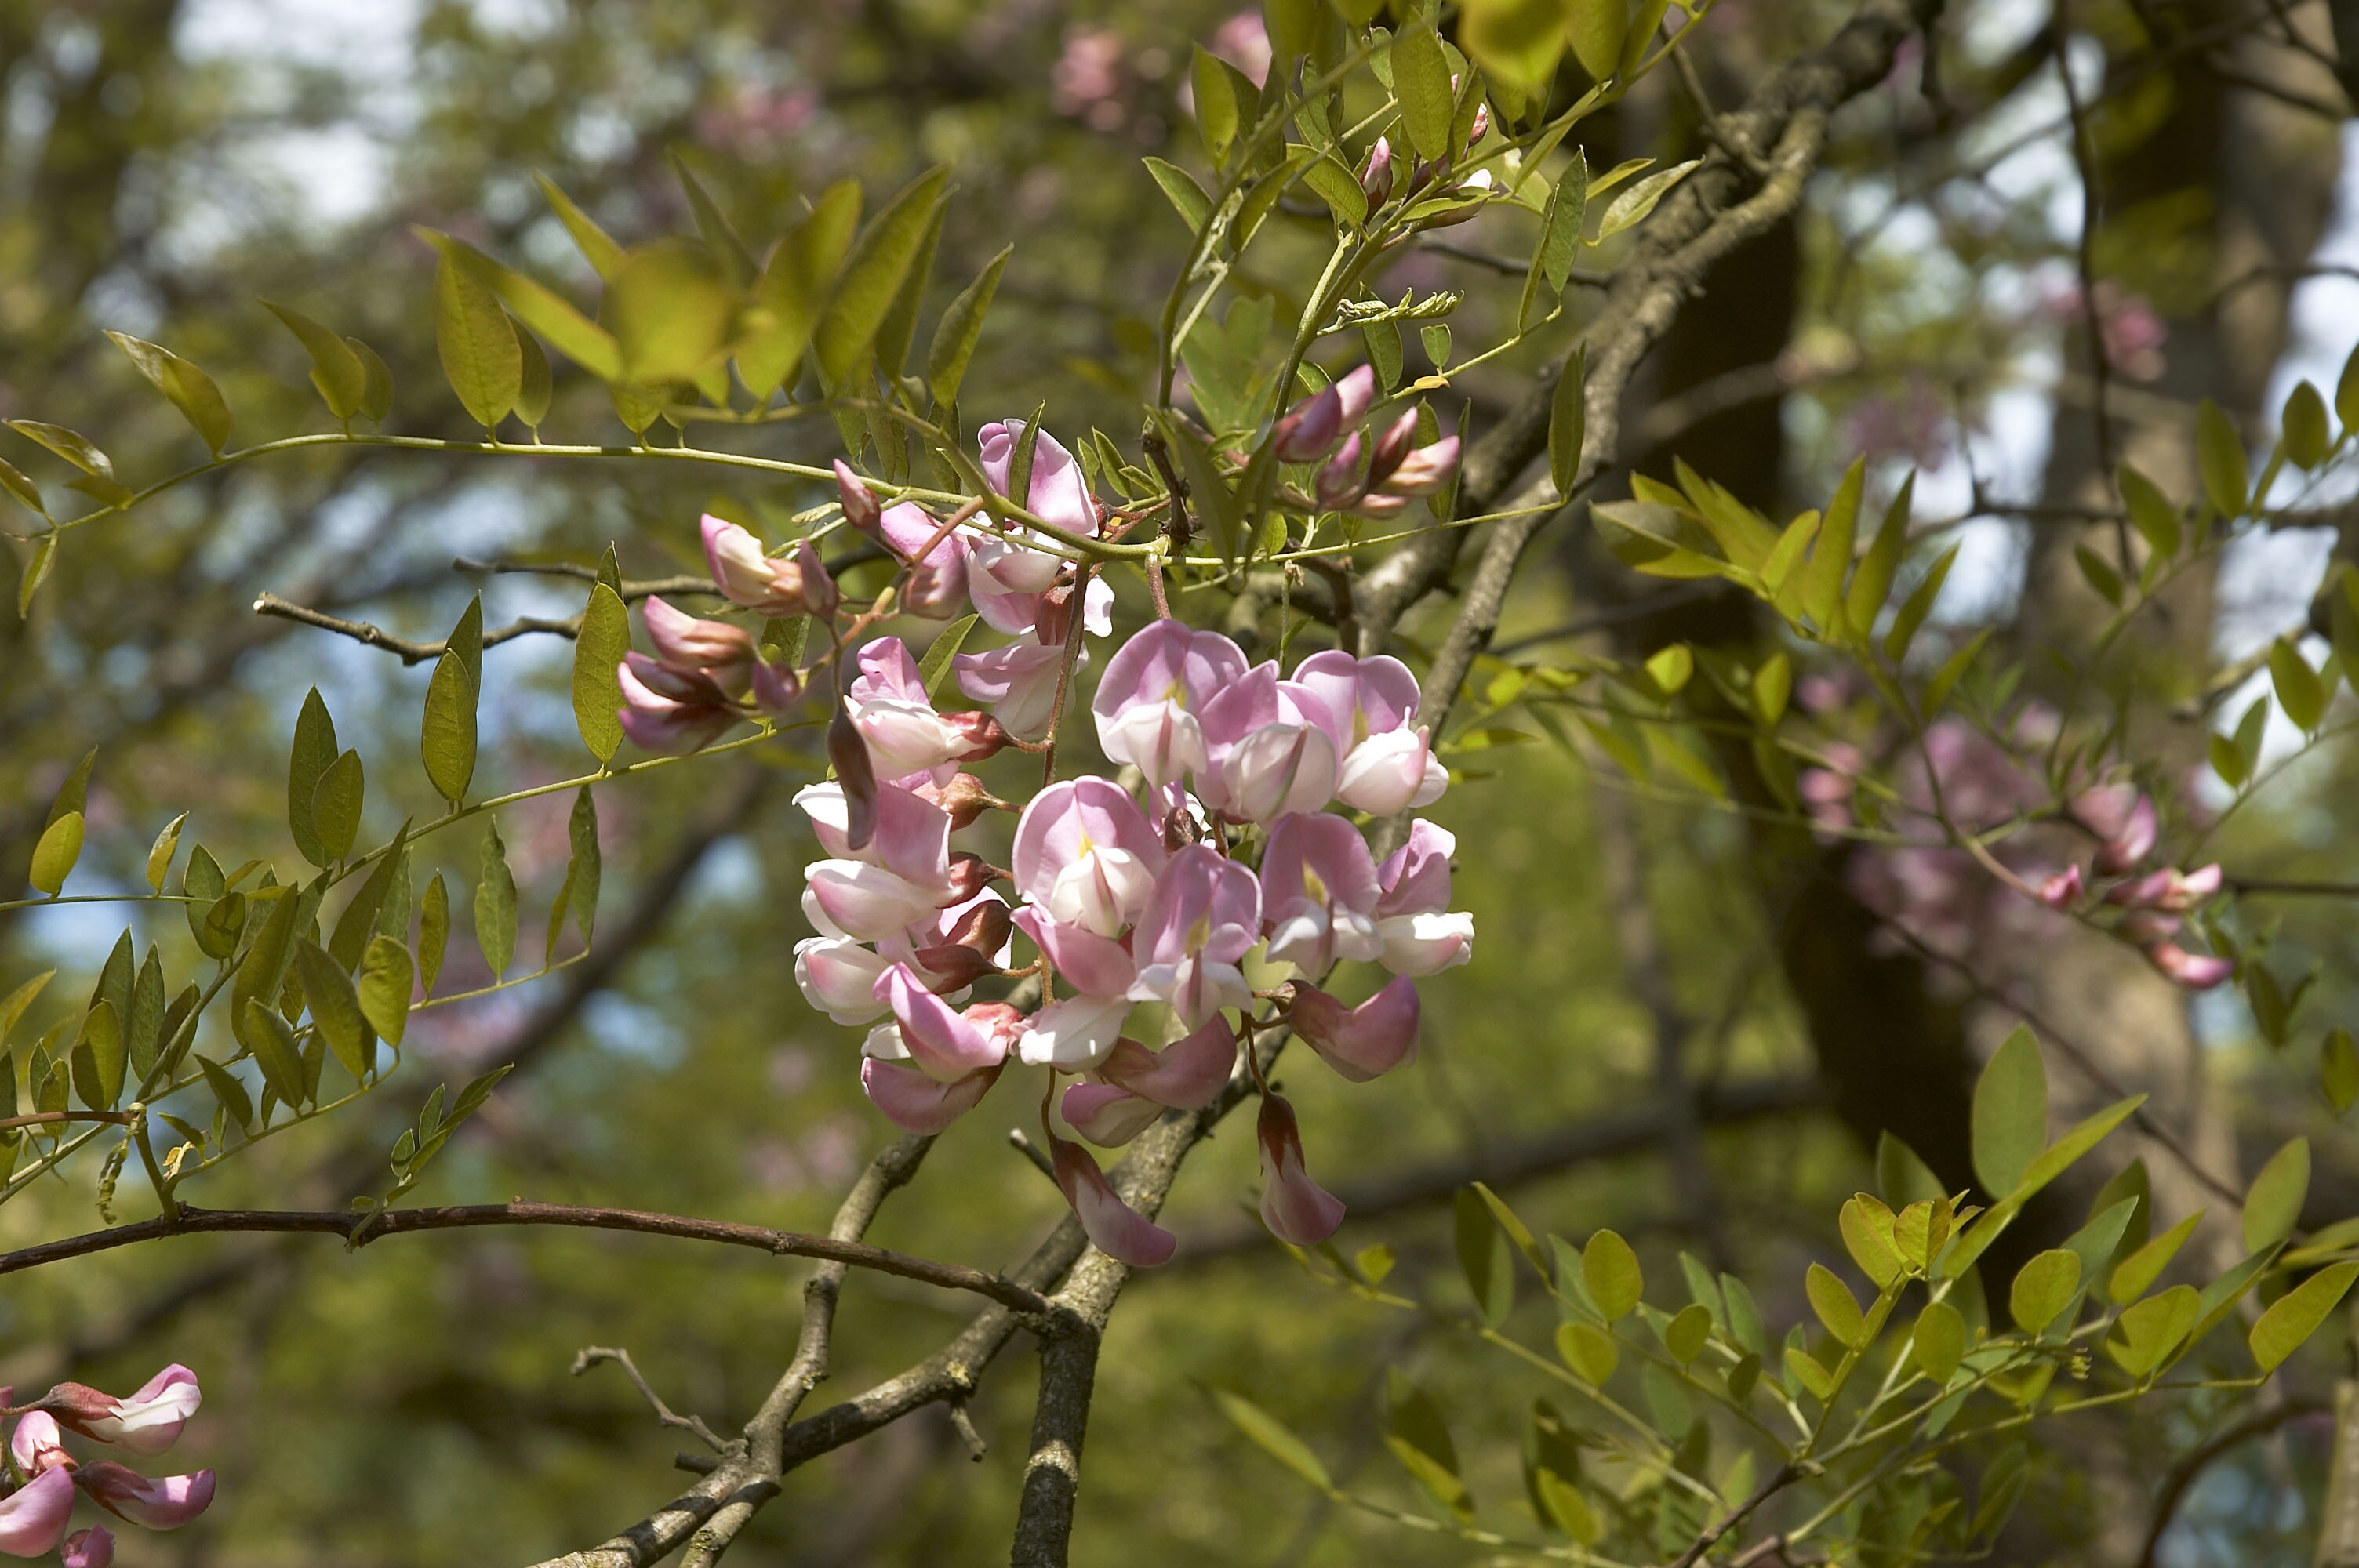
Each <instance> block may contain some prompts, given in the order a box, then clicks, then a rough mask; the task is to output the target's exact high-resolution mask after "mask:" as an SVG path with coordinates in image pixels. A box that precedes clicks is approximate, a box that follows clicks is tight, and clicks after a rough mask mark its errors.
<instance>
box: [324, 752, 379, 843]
mask: <svg viewBox="0 0 2359 1568" xmlns="http://www.w3.org/2000/svg"><path fill="white" fill-rule="evenodd" d="M366 790H367V782H366V780H365V779H364V776H363V774H362V771H361V754H360V753H359V752H345V753H344V754H343V755H342V756H340V757H338V758H337V759H336V760H335V761H334V762H331V763H330V764H329V765H328V771H327V772H326V773H321V775H320V784H319V788H318V789H316V790H314V791H313V792H312V795H311V825H312V828H313V830H314V831H315V832H316V833H318V835H319V841H320V848H321V849H322V850H324V851H325V852H326V853H327V857H328V861H329V862H333V861H337V860H342V859H343V858H344V857H345V856H347V855H349V854H351V853H352V852H353V836H354V835H356V834H357V833H358V832H359V831H360V826H361V802H362V799H363V797H364V795H365V794H366Z"/></svg>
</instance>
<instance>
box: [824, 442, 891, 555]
mask: <svg viewBox="0 0 2359 1568" xmlns="http://www.w3.org/2000/svg"><path fill="white" fill-rule="evenodd" d="M835 498H836V501H837V502H838V503H840V504H842V506H843V520H844V521H845V522H846V523H849V524H852V525H853V527H855V528H857V529H859V530H860V531H861V532H862V533H864V534H865V535H869V537H871V538H877V537H880V536H881V535H880V533H879V530H878V528H877V519H878V518H879V517H881V516H883V515H884V507H883V506H882V505H881V504H880V503H878V502H877V499H876V492H875V491H872V490H870V489H869V488H868V487H867V486H866V485H864V484H863V483H861V482H860V476H859V475H858V474H856V473H853V471H852V470H851V468H850V467H849V466H847V465H846V464H845V462H844V460H843V459H842V458H838V459H836V460H835Z"/></svg>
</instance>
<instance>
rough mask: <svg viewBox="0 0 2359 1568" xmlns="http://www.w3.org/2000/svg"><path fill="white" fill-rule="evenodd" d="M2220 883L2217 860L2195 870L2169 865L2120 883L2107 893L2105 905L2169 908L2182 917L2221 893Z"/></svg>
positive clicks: (2134, 907) (2132, 907) (2133, 907)
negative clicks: (2180, 868) (2185, 869)
mask: <svg viewBox="0 0 2359 1568" xmlns="http://www.w3.org/2000/svg"><path fill="white" fill-rule="evenodd" d="M2220 881H2221V873H2220V867H2219V864H2218V862H2216V861H2215V862H2213V863H2212V864H2211V865H2208V866H2204V867H2201V868H2200V869H2198V870H2196V871H2180V870H2179V868H2178V867H2176V866H2166V867H2164V868H2163V869H2162V870H2161V871H2150V872H2148V873H2147V875H2145V876H2142V877H2140V878H2138V879H2137V880H2136V881H2126V882H2121V883H2117V884H2116V885H2115V886H2114V888H2112V889H2111V890H2110V891H2109V892H2106V894H2105V902H2106V903H2118V904H2122V905H2125V906H2126V907H2128V908H2131V909H2167V910H2170V911H2173V912H2175V913H2178V914H2185V913H2186V912H2187V911H2189V910H2190V909H2193V908H2194V907H2195V906H2196V905H2197V904H2199V903H2202V902H2203V901H2204V900H2205V899H2207V898H2210V897H2211V896H2212V894H2213V893H2216V892H2219V891H2220Z"/></svg>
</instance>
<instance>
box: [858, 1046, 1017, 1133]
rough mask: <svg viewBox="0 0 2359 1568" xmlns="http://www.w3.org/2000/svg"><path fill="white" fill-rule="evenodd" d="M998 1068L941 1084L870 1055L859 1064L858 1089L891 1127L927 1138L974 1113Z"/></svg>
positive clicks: (911, 1070)
mask: <svg viewBox="0 0 2359 1568" xmlns="http://www.w3.org/2000/svg"><path fill="white" fill-rule="evenodd" d="M882 1027H884V1028H886V1029H888V1030H889V1029H891V1028H893V1025H891V1024H889V1023H887V1024H885V1025H883V1026H882ZM999 1074H1000V1069H999V1068H997V1067H986V1068H984V1070H983V1071H982V1072H980V1073H973V1074H969V1075H968V1076H965V1077H963V1078H961V1079H960V1080H959V1081H958V1082H956V1083H954V1084H940V1083H936V1082H935V1081H934V1080H933V1079H931V1078H929V1077H928V1076H926V1075H925V1074H923V1073H921V1072H919V1071H918V1070H917V1069H916V1068H915V1067H907V1066H903V1065H901V1064H900V1063H898V1062H888V1061H884V1060H881V1059H880V1058H878V1057H875V1056H873V1055H872V1056H870V1057H869V1058H868V1059H867V1060H865V1061H864V1062H862V1063H861V1064H860V1087H861V1090H862V1092H863V1093H864V1094H866V1095H867V1096H868V1098H869V1101H870V1103H872V1104H873V1105H875V1107H876V1108H877V1109H878V1110H881V1111H883V1112H884V1113H885V1115H886V1119H888V1120H889V1121H891V1122H892V1123H893V1125H894V1126H896V1127H897V1128H899V1129H900V1130H902V1131H904V1132H915V1133H919V1134H920V1135H926V1136H930V1135H931V1134H933V1133H937V1132H940V1131H941V1130H943V1129H944V1128H946V1127H948V1126H950V1124H951V1122H953V1121H956V1120H957V1119H959V1118H960V1117H962V1116H964V1115H965V1114H966V1113H967V1112H968V1111H970V1110H973V1108H974V1107H975V1105H976V1102H978V1101H980V1100H981V1099H982V1098H983V1097H984V1095H985V1094H986V1093H988V1092H989V1091H990V1088H991V1086H992V1085H994V1084H995V1083H997V1082H998V1081H999Z"/></svg>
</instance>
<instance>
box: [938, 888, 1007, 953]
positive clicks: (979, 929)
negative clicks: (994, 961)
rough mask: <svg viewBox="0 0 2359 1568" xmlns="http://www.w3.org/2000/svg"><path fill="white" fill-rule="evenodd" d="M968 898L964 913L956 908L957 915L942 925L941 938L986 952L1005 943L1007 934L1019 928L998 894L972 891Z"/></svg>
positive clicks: (994, 951)
mask: <svg viewBox="0 0 2359 1568" xmlns="http://www.w3.org/2000/svg"><path fill="white" fill-rule="evenodd" d="M968 899H969V902H968V904H967V907H966V909H965V911H964V913H958V912H956V911H953V912H952V913H953V914H956V918H955V919H952V920H951V921H950V923H949V924H948V925H945V926H943V927H942V929H941V939H942V941H943V942H945V943H948V944H951V945H952V946H960V947H967V948H971V949H973V951H975V952H977V953H983V954H986V955H988V954H992V953H996V952H998V951H999V950H1000V949H1001V948H1003V947H1005V946H1007V938H1008V936H1009V935H1010V934H1012V933H1013V932H1014V931H1015V929H1016V925H1015V922H1014V921H1013V920H1012V919H1011V918H1010V916H1011V915H1012V914H1013V913H1014V912H1013V911H1011V910H1010V909H1009V908H1008V907H1007V906H1006V904H1004V903H1000V902H999V900H997V899H995V898H978V897H975V896H974V895H973V894H969V895H968Z"/></svg>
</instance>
